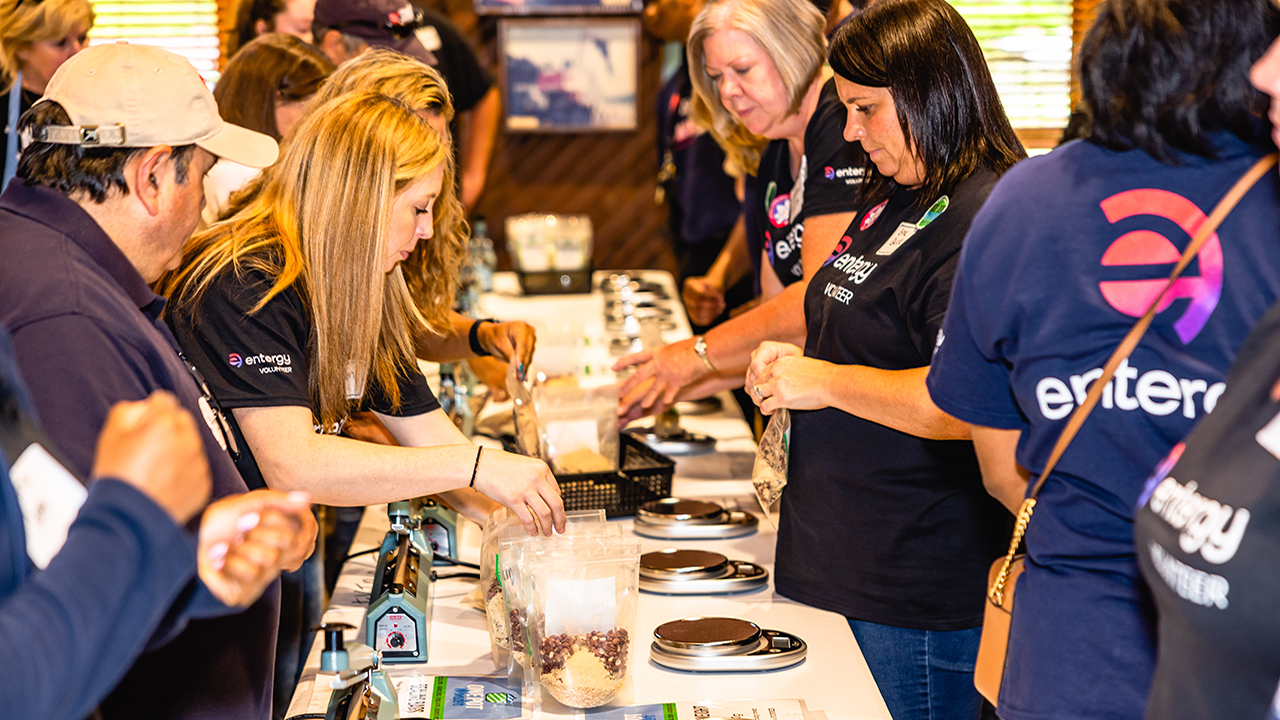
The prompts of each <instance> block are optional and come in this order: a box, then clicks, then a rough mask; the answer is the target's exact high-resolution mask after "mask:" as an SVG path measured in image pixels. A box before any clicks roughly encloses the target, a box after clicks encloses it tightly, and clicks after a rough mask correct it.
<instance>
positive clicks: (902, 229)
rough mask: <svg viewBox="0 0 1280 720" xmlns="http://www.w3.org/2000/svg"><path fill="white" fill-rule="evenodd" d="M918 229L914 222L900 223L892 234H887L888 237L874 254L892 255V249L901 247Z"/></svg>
mask: <svg viewBox="0 0 1280 720" xmlns="http://www.w3.org/2000/svg"><path fill="white" fill-rule="evenodd" d="M919 229H920V228H918V227H916V226H915V224H914V223H909V222H904V223H902V224H901V225H899V226H898V229H897V230H894V231H893V234H892V235H890V236H889V239H888V240H885V241H884V244H883V245H881V246H880V249H879V250H877V251H876V254H877V255H892V254H893V251H894V250H897V249H898V248H900V247H902V244H903V243H905V242H906V241H908V240H910V239H911V236H912V235H915V234H916V231H918V230H919Z"/></svg>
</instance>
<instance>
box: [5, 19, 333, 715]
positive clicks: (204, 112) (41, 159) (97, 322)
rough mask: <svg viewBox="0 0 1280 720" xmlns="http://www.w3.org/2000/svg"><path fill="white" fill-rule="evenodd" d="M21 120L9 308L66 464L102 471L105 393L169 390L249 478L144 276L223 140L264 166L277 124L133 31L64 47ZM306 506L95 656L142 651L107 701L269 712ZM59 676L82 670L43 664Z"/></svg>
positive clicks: (119, 709) (303, 546)
mask: <svg viewBox="0 0 1280 720" xmlns="http://www.w3.org/2000/svg"><path fill="white" fill-rule="evenodd" d="M18 131H19V133H20V134H21V136H22V138H23V150H22V154H21V156H20V158H19V161H18V169H17V176H16V177H15V178H14V180H13V181H12V182H10V183H9V186H8V187H7V188H5V190H4V192H3V194H0V324H3V325H4V326H5V327H7V328H8V330H9V332H10V333H11V334H12V335H13V346H14V351H15V353H14V354H15V356H16V358H17V361H18V366H19V368H20V370H21V371H22V373H23V375H24V376H25V378H26V379H27V381H28V386H29V388H30V390H31V397H32V399H33V400H34V404H35V406H36V410H37V411H38V413H39V415H40V417H41V420H42V421H43V422H44V424H45V426H46V428H48V435H49V436H50V439H51V440H52V441H53V443H54V444H55V445H56V446H57V447H58V448H59V449H61V450H62V452H63V454H64V455H65V456H66V459H67V461H68V465H67V467H68V468H69V469H71V470H72V471H73V472H75V473H78V474H79V476H80V477H91V476H92V475H91V472H90V471H91V467H92V462H93V455H94V448H95V442H96V438H97V436H98V434H99V431H100V430H101V428H102V426H103V424H104V422H105V419H106V417H107V413H108V410H109V409H110V408H111V406H112V405H113V404H115V403H117V402H120V401H130V400H141V399H143V398H145V397H147V396H148V395H149V394H150V393H151V392H153V391H156V390H167V391H169V392H171V393H173V394H174V395H175V396H176V397H177V399H178V402H179V404H180V405H181V406H182V407H183V408H185V409H186V410H187V411H188V412H190V413H191V414H192V415H193V416H194V417H196V418H203V419H204V422H198V423H197V424H198V425H199V426H200V428H199V429H200V435H201V440H202V441H203V446H204V447H203V450H204V453H205V456H206V459H207V460H208V464H209V469H210V472H211V475H212V478H213V493H212V495H213V497H214V498H215V499H216V498H221V497H225V496H229V495H237V494H240V493H244V492H246V491H247V490H248V488H247V487H246V485H245V483H244V480H243V479H242V478H241V476H240V474H239V473H238V472H237V471H236V468H235V464H234V461H233V459H232V453H235V452H237V451H238V449H237V448H236V447H235V442H234V439H233V438H230V437H229V436H228V434H227V433H226V431H225V428H226V426H225V421H223V419H222V418H221V416H220V413H219V411H218V409H217V408H218V404H217V402H216V399H215V398H213V397H211V396H209V395H208V394H207V388H205V386H204V383H203V382H202V381H200V380H199V378H198V377H196V376H195V375H194V373H193V371H192V368H191V367H190V366H189V365H188V364H187V363H186V362H185V361H184V360H183V359H182V357H181V355H180V354H179V351H178V348H177V345H176V343H175V342H174V340H173V336H172V335H171V334H170V333H169V330H168V328H167V326H166V325H165V323H164V321H163V320H162V319H161V318H160V313H161V312H162V310H163V308H164V300H163V298H160V297H157V296H156V294H155V293H154V292H152V291H151V289H150V287H149V285H150V284H151V283H154V282H155V281H156V280H157V279H158V278H159V277H160V276H161V275H162V274H163V273H164V272H165V271H166V270H167V269H171V268H174V267H176V266H177V264H178V262H179V260H180V259H181V257H182V247H183V245H184V244H185V243H186V241H187V239H188V238H189V236H190V234H191V232H192V230H193V229H194V228H195V227H196V223H197V222H198V221H199V219H200V209H201V207H202V206H203V204H204V193H203V183H202V178H203V176H204V174H205V173H206V172H208V170H209V168H210V167H211V166H212V165H213V164H214V162H215V158H217V157H225V158H228V159H231V160H234V161H236V162H239V163H242V164H244V165H249V166H253V167H264V166H266V165H269V164H271V163H272V162H274V161H275V159H276V154H277V148H276V143H275V141H273V140H272V139H271V138H269V137H267V136H265V135H260V134H258V133H255V132H250V131H249V130H246V129H244V128H240V127H237V126H235V125H231V124H229V123H225V122H223V121H222V118H221V117H220V116H219V115H218V108H217V105H216V103H215V102H214V99H213V95H212V94H211V93H210V92H209V90H208V89H207V88H206V87H205V85H204V81H203V80H201V78H200V75H199V74H198V73H197V72H196V70H195V68H193V67H192V66H191V64H190V63H188V62H187V61H186V60H184V59H183V58H181V57H180V56H178V55H174V54H173V53H169V52H166V51H164V50H160V49H158V48H152V47H146V46H143V45H130V44H127V43H117V44H114V45H102V46H97V47H92V48H89V49H88V50H85V51H83V52H81V53H79V54H77V55H75V56H74V57H72V58H71V59H70V60H68V61H67V62H65V63H63V65H62V66H61V67H60V68H59V69H58V71H57V73H55V74H54V76H53V78H52V79H51V80H50V82H49V84H48V86H47V87H46V90H45V95H44V97H43V98H41V100H40V101H39V102H37V103H36V104H35V105H34V106H33V107H32V108H31V109H30V110H28V111H27V112H26V113H24V114H23V116H22V118H21V119H20V120H19V122H18ZM193 492H194V488H193ZM302 508H303V509H302V510H300V511H299V512H297V513H295V515H294V516H293V517H292V520H291V521H290V523H288V524H287V525H289V527H286V528H284V530H285V536H284V537H286V538H288V540H287V543H286V546H285V547H283V548H282V549H281V550H280V552H279V553H278V556H277V557H276V558H274V559H272V560H270V561H269V562H268V563H267V564H266V566H265V567H264V569H262V570H261V571H259V572H258V573H257V575H255V576H254V577H253V578H251V580H252V581H253V583H255V584H254V585H252V588H253V589H252V592H251V593H249V594H247V595H246V594H240V595H237V596H235V597H228V596H226V595H225V594H219V593H218V592H217V591H215V590H212V589H211V588H212V587H213V585H206V584H204V583H192V585H191V586H189V587H188V588H187V589H186V590H183V591H182V592H181V593H179V594H177V595H176V596H171V597H173V599H172V605H171V606H170V608H169V610H168V613H167V614H166V616H165V622H164V623H162V624H161V625H160V628H161V629H160V631H158V632H157V635H156V637H153V638H128V639H127V640H126V642H123V643H122V644H121V645H120V647H119V648H118V653H117V654H115V655H113V656H112V657H104V658H102V659H101V660H102V662H104V663H119V664H121V667H122V668H123V667H125V666H127V665H128V662H129V659H130V658H132V657H137V660H136V661H135V662H133V665H132V668H131V669H130V670H129V672H128V673H127V674H125V675H124V676H123V678H122V679H121V680H120V683H119V685H118V686H116V689H115V690H114V691H113V692H112V694H111V695H110V696H109V697H108V698H107V699H106V700H105V701H104V702H103V703H102V705H101V708H100V709H101V712H102V715H103V716H104V717H105V718H108V719H110V718H195V717H200V718H211V717H217V718H236V719H237V720H269V718H270V716H271V694H272V668H273V652H274V644H275V638H276V625H277V619H278V615H279V605H280V595H279V584H278V583H277V582H275V581H274V579H275V577H276V575H277V574H278V572H279V570H281V569H293V568H296V567H297V566H299V565H300V564H301V562H302V560H303V559H304V558H305V557H306V556H307V555H309V554H310V552H311V548H312V545H313V543H314V540H315V531H316V527H315V521H314V519H313V518H312V516H311V513H310V512H309V510H307V509H306V504H305V503H303V506H302ZM73 514H74V512H73ZM264 517H265V516H264ZM263 522H265V520H263ZM175 556H176V555H175ZM142 570H144V569H143V568H140V571H139V575H138V577H137V578H134V580H135V581H137V582H141V581H142V578H143V577H144V575H145V573H144V572H142ZM200 577H201V578H204V577H205V574H204V573H203V568H202V572H201V574H200ZM215 598H216V599H215ZM219 601H221V602H219ZM224 603H225V604H224ZM231 605H236V606H237V607H231ZM156 620H159V618H158V617H157V618H156ZM113 622H114V620H113V618H110V617H100V618H98V619H97V620H96V621H95V622H92V623H85V627H83V628H81V631H83V632H86V633H105V632H109V631H110V629H111V628H112V627H113ZM179 631H180V632H179ZM166 641H167V642H166ZM143 647H149V652H146V653H143V654H142V655H141V656H140V657H139V656H138V655H137V653H138V652H140V651H141V650H142V649H143ZM60 681H67V682H72V683H78V682H79V680H78V679H76V678H75V677H68V678H62V680H58V679H57V678H51V679H50V682H60Z"/></svg>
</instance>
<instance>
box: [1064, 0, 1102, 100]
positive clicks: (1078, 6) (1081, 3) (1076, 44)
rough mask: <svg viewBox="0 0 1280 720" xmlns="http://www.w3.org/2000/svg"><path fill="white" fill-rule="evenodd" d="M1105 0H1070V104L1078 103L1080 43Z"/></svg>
mask: <svg viewBox="0 0 1280 720" xmlns="http://www.w3.org/2000/svg"><path fill="white" fill-rule="evenodd" d="M1103 2H1106V0H1072V3H1071V106H1072V107H1075V106H1076V105H1078V104H1079V103H1080V76H1079V72H1078V70H1077V68H1078V67H1079V65H1080V43H1082V42H1084V36H1085V33H1087V32H1089V27H1090V26H1091V25H1093V19H1094V18H1095V17H1097V15H1098V6H1099V5H1101V4H1102V3H1103Z"/></svg>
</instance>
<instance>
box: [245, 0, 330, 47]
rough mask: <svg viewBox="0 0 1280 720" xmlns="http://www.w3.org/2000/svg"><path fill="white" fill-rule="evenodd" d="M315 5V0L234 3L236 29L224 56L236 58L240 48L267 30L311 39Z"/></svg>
mask: <svg viewBox="0 0 1280 720" xmlns="http://www.w3.org/2000/svg"><path fill="white" fill-rule="evenodd" d="M315 6H316V0H240V4H239V5H237V6H236V27H235V32H233V33H232V34H231V39H230V41H229V42H228V44H227V57H229V58H235V56H236V53H238V52H240V49H241V48H243V47H244V46H245V45H248V44H249V43H250V42H252V41H253V39H254V38H256V37H258V36H259V35H266V34H267V33H273V32H278V33H284V34H285V35H292V36H294V37H296V38H298V39H299V40H301V41H302V42H304V43H308V44H309V43H311V42H312V40H313V37H312V35H311V23H312V20H314V16H315Z"/></svg>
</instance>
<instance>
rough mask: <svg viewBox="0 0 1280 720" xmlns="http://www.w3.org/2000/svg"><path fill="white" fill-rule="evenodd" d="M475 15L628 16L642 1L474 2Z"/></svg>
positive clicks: (480, 0)
mask: <svg viewBox="0 0 1280 720" xmlns="http://www.w3.org/2000/svg"><path fill="white" fill-rule="evenodd" d="M475 5H476V14H477V15H628V14H635V13H638V12H640V11H641V10H643V9H644V0H475Z"/></svg>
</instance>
